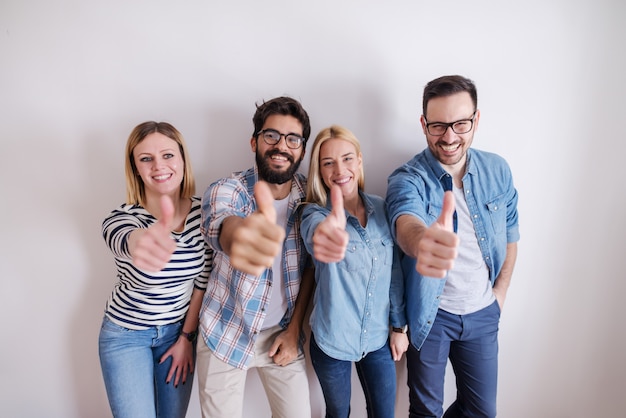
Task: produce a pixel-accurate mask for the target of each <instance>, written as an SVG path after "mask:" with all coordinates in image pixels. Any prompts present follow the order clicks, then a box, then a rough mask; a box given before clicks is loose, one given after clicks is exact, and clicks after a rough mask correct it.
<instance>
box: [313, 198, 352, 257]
mask: <svg viewBox="0 0 626 418" xmlns="http://www.w3.org/2000/svg"><path fill="white" fill-rule="evenodd" d="M330 202H331V205H332V211H331V213H330V214H329V215H328V216H327V217H326V219H324V220H323V221H322V222H320V224H319V225H318V226H317V228H316V229H315V232H314V233H313V257H315V259H316V260H319V261H321V262H323V263H336V262H338V261H341V260H343V257H344V256H345V253H346V248H347V247H348V241H349V236H348V232H346V213H345V211H344V208H343V195H342V194H341V188H340V187H339V186H333V187H332V188H331V189H330Z"/></svg>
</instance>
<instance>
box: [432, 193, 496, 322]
mask: <svg viewBox="0 0 626 418" xmlns="http://www.w3.org/2000/svg"><path fill="white" fill-rule="evenodd" d="M452 192H453V193H454V198H455V200H456V214H457V222H458V223H457V235H458V237H459V240H460V244H459V255H458V257H457V259H456V260H455V261H454V267H453V268H452V270H450V271H449V272H448V278H447V280H446V285H445V287H444V288H443V294H442V295H441V298H440V304H439V308H441V309H443V310H444V311H446V312H450V313H452V314H455V315H466V314H469V313H472V312H477V311H479V310H481V309H483V308H486V307H487V306H489V305H491V304H492V303H493V301H494V300H495V296H494V294H493V289H492V287H491V282H490V281H489V270H488V269H487V265H486V264H485V261H484V260H483V256H482V253H481V252H480V247H479V246H478V240H477V238H476V231H475V230H474V223H473V222H472V217H471V214H470V212H469V209H468V207H467V203H466V202H465V196H464V193H463V189H460V188H458V187H453V188H452Z"/></svg>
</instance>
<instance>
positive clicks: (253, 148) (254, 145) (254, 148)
mask: <svg viewBox="0 0 626 418" xmlns="http://www.w3.org/2000/svg"><path fill="white" fill-rule="evenodd" d="M250 149H251V150H252V152H256V138H255V137H251V138H250Z"/></svg>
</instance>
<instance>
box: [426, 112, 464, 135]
mask: <svg viewBox="0 0 626 418" xmlns="http://www.w3.org/2000/svg"><path fill="white" fill-rule="evenodd" d="M475 118H476V111H475V110H474V113H472V117H471V118H469V119H461V120H457V121H456V122H450V123H446V122H431V123H428V121H426V130H427V131H428V133H429V134H431V135H432V136H443V135H444V134H445V133H446V131H447V130H448V128H452V132H454V133H455V134H458V135H460V134H466V133H468V132H469V131H471V130H472V128H473V127H474V119H475ZM424 120H426V118H424Z"/></svg>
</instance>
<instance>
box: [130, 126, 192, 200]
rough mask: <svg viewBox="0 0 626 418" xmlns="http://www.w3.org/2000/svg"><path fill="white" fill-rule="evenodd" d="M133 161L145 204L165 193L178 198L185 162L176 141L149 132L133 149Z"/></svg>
mask: <svg viewBox="0 0 626 418" xmlns="http://www.w3.org/2000/svg"><path fill="white" fill-rule="evenodd" d="M133 160H134V163H135V167H136V168H137V173H138V174H139V176H140V177H141V180H143V183H144V186H145V193H146V200H147V201H150V200H152V199H154V198H158V197H159V196H161V195H164V194H167V195H171V196H176V197H178V194H179V193H180V185H181V183H182V181H183V176H184V169H185V163H184V161H183V157H182V155H181V152H180V148H179V146H178V143H177V142H176V141H174V140H173V139H170V138H168V137H167V136H165V135H163V134H161V133H158V132H155V133H151V134H149V135H147V136H146V137H145V138H144V139H143V141H141V142H140V143H138V144H137V146H135V149H134V150H133Z"/></svg>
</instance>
